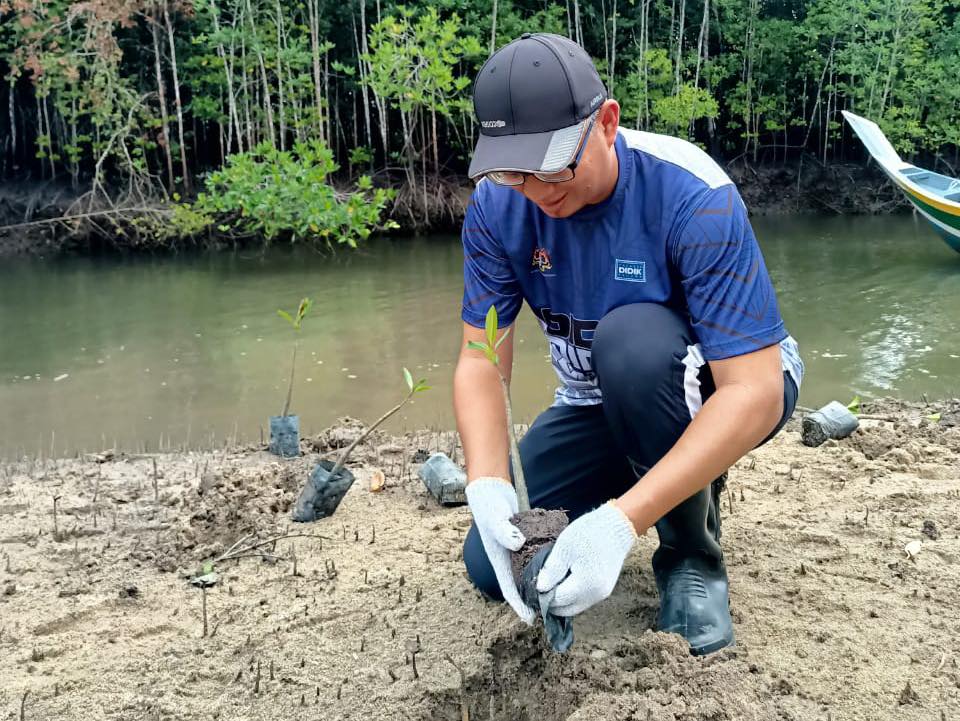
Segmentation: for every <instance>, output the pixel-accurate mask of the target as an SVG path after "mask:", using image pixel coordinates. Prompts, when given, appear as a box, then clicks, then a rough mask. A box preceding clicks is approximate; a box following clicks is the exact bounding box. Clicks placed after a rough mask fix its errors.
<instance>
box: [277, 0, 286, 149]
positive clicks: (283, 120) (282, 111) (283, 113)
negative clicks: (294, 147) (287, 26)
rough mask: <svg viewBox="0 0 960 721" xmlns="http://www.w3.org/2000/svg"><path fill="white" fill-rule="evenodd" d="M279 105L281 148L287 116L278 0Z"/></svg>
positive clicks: (281, 147)
mask: <svg viewBox="0 0 960 721" xmlns="http://www.w3.org/2000/svg"><path fill="white" fill-rule="evenodd" d="M277 105H278V115H279V116H280V138H279V139H280V150H281V151H283V150H285V149H286V137H287V118H286V111H285V109H284V104H283V14H282V13H281V12H280V0H277Z"/></svg>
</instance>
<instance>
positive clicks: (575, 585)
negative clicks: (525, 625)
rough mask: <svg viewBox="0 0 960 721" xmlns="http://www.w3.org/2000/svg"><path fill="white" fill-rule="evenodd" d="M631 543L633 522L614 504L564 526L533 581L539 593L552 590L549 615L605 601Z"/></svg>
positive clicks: (566, 613)
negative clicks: (554, 591) (535, 581)
mask: <svg viewBox="0 0 960 721" xmlns="http://www.w3.org/2000/svg"><path fill="white" fill-rule="evenodd" d="M636 540H637V532H636V531H635V530H634V528H633V524H632V523H631V522H630V519H628V518H627V516H626V514H625V513H624V512H623V511H621V510H620V509H619V508H617V506H615V505H614V504H613V501H610V502H608V503H605V504H604V505H602V506H600V508H598V509H596V510H594V511H591V512H590V513H587V514H586V515H584V516H581V517H580V518H578V519H577V520H575V521H574V522H573V523H571V524H570V525H569V526H567V527H566V528H565V529H564V530H563V532H562V533H561V534H560V537H559V538H558V539H557V541H556V544H555V545H554V547H553V549H551V551H550V555H549V556H548V557H547V560H546V562H545V563H544V564H543V568H542V569H540V575H539V576H538V577H537V591H538V592H540V593H546V592H547V591H549V590H550V589H552V588H554V587H556V593H555V595H554V597H553V602H552V603H551V604H550V612H551V613H553V614H554V615H556V616H576V615H577V614H578V613H582V612H583V611H585V610H587V609H588V608H590V606H592V605H593V604H595V603H597V602H598V601H602V600H603V599H605V598H607V596H609V595H610V594H611V593H612V592H613V589H614V586H616V585H617V579H618V578H619V577H620V570H621V569H622V568H623V562H624V560H625V559H626V557H627V554H628V553H630V549H632V548H633V544H634V543H636ZM568 573H569V575H567V574H568Z"/></svg>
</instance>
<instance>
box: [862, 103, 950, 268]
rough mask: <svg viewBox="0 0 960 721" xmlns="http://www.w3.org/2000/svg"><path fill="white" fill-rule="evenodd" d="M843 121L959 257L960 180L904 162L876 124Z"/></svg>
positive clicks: (865, 120)
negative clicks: (848, 124)
mask: <svg viewBox="0 0 960 721" xmlns="http://www.w3.org/2000/svg"><path fill="white" fill-rule="evenodd" d="M843 117H844V118H846V119H847V122H848V123H850V127H852V128H853V130H854V132H855V133H856V134H857V136H859V138H860V140H861V141H862V142H863V144H864V145H865V146H866V148H867V151H868V152H869V153H870V155H871V156H873V159H874V160H876V161H877V162H878V163H879V164H880V167H881V168H883V170H884V172H885V173H886V174H887V176H889V178H890V180H892V181H893V182H894V183H896V184H897V186H898V187H899V188H900V190H902V191H903V192H904V194H905V195H906V196H907V199H908V200H909V201H910V202H911V203H913V206H914V207H915V208H916V209H917V212H919V213H920V214H921V215H922V216H923V217H924V218H926V219H927V220H928V221H930V224H931V225H932V226H933V227H934V230H936V231H937V232H938V233H939V234H940V235H941V236H942V237H943V239H944V240H945V241H947V245H949V246H950V247H951V248H953V249H954V250H955V251H957V252H958V253H960V178H951V177H950V176H948V175H940V174H939V173H934V172H933V171H931V170H924V169H923V168H918V167H917V166H915V165H911V164H910V163H907V162H904V161H903V160H902V159H901V158H900V156H899V155H898V154H897V151H896V150H894V149H893V146H892V145H890V141H889V140H887V137H886V136H885V135H884V134H883V131H882V130H880V128H879V127H877V124H876V123H874V122H872V121H870V120H867V119H866V118H861V117H860V116H859V115H854V114H853V113H851V112H848V111H846V110H844V111H843Z"/></svg>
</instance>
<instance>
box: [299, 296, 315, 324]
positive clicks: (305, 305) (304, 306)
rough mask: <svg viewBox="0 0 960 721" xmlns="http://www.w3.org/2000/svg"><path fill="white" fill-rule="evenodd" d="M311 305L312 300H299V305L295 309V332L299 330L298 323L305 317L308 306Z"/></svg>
mask: <svg viewBox="0 0 960 721" xmlns="http://www.w3.org/2000/svg"><path fill="white" fill-rule="evenodd" d="M312 305H313V299H312V298H301V299H300V305H299V307H298V308H297V330H300V323H301V322H302V321H303V319H304V318H305V317H306V315H307V312H308V311H309V310H310V306H312Z"/></svg>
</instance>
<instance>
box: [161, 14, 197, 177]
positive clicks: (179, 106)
mask: <svg viewBox="0 0 960 721" xmlns="http://www.w3.org/2000/svg"><path fill="white" fill-rule="evenodd" d="M169 7H170V6H169V3H168V2H164V4H163V19H164V21H165V22H166V24H167V41H168V43H169V45H170V68H171V69H172V70H173V102H174V106H175V107H176V110H177V133H178V134H179V137H180V166H181V168H182V171H183V188H184V190H186V191H187V193H191V192H192V188H191V184H190V171H189V169H188V168H187V143H186V140H185V138H184V136H183V103H182V102H181V101H180V77H179V73H178V71H177V48H176V44H175V43H174V41H173V23H171V22H170V9H169Z"/></svg>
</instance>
